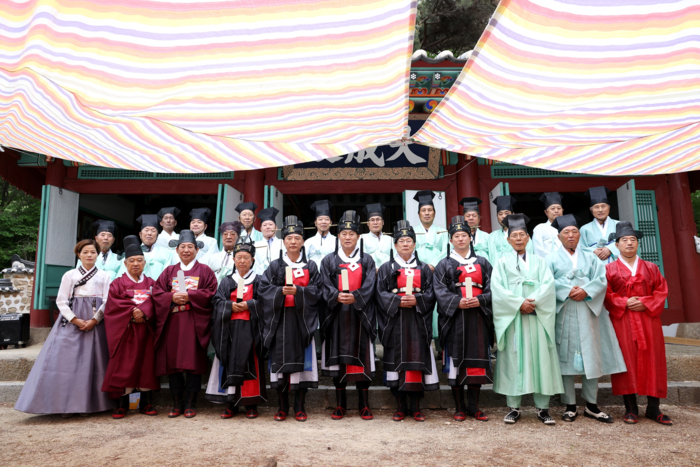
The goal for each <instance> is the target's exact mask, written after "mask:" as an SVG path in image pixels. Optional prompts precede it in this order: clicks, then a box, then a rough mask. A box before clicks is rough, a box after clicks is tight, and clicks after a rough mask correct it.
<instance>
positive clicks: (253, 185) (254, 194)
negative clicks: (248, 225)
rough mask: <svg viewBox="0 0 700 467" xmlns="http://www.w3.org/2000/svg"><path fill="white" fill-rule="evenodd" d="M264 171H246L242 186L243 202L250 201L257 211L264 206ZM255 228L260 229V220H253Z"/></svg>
mask: <svg viewBox="0 0 700 467" xmlns="http://www.w3.org/2000/svg"><path fill="white" fill-rule="evenodd" d="M264 190H265V169H258V170H248V171H247V172H246V173H245V183H244V185H243V198H244V201H252V202H254V203H255V204H257V205H258V210H260V209H263V207H264V206H265V192H264ZM255 228H256V229H260V219H257V218H256V219H255Z"/></svg>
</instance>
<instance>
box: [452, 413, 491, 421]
mask: <svg viewBox="0 0 700 467" xmlns="http://www.w3.org/2000/svg"><path fill="white" fill-rule="evenodd" d="M467 415H469V416H470V417H473V418H475V419H476V420H479V421H480V422H488V421H489V417H488V415H486V414H485V413H484V412H482V411H481V410H479V411H478V412H477V413H475V414H470V413H469V412H467ZM455 420H456V418H455Z"/></svg>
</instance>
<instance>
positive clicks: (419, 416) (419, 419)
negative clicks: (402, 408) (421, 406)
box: [413, 410, 425, 422]
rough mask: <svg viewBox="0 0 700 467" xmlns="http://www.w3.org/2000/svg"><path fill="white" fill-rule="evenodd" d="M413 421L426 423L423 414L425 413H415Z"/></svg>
mask: <svg viewBox="0 0 700 467" xmlns="http://www.w3.org/2000/svg"><path fill="white" fill-rule="evenodd" d="M413 419H414V420H415V421H417V422H424V421H425V415H424V414H423V412H421V411H420V410H419V411H418V412H415V413H414V414H413Z"/></svg>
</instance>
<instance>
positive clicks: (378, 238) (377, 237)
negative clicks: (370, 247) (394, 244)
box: [369, 231, 382, 241]
mask: <svg viewBox="0 0 700 467" xmlns="http://www.w3.org/2000/svg"><path fill="white" fill-rule="evenodd" d="M369 234H370V236H372V237H374V238H376V239H377V240H379V241H381V240H382V232H381V231H380V232H379V235H377V234H375V233H373V232H370V233H369Z"/></svg>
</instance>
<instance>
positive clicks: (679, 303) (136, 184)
mask: <svg viewBox="0 0 700 467" xmlns="http://www.w3.org/2000/svg"><path fill="white" fill-rule="evenodd" d="M464 62H465V59H464V58H460V59H456V58H454V57H453V56H452V55H451V54H450V53H449V52H447V53H443V54H440V55H439V56H438V57H437V58H428V57H427V56H425V54H421V53H420V52H419V53H416V54H415V55H414V58H413V63H412V68H411V84H410V114H409V117H410V120H409V124H410V125H409V126H410V129H411V132H412V133H413V132H415V131H416V130H417V129H418V128H419V127H420V125H421V124H422V122H423V121H424V120H425V119H426V118H427V117H428V116H429V115H430V112H432V110H434V109H435V107H436V106H437V104H438V103H439V101H440V99H442V97H443V96H444V95H445V94H446V93H447V91H448V90H449V88H450V86H451V85H452V83H454V81H455V79H456V77H457V76H458V75H459V72H460V70H461V68H462V66H463V65H464ZM0 176H2V177H3V178H4V179H6V180H8V181H9V182H10V183H12V184H13V185H15V186H17V187H18V188H20V189H21V190H24V191H25V192H27V193H29V194H31V195H32V196H35V197H37V198H42V200H43V210H42V220H41V226H40V233H39V244H38V252H37V267H36V273H35V274H36V276H35V284H36V287H35V294H34V300H33V308H32V311H31V324H32V326H35V327H38V326H47V325H49V322H50V320H49V312H48V308H49V306H50V303H51V298H52V297H54V296H55V295H56V292H57V290H58V286H59V284H60V279H61V276H62V275H63V273H64V272H65V271H66V270H68V269H69V268H71V267H73V265H74V264H75V258H74V257H73V254H72V248H73V245H74V244H75V241H76V240H77V239H79V238H86V237H90V236H91V235H92V229H91V224H92V222H93V221H94V220H96V219H98V218H104V219H112V220H114V221H115V222H116V223H117V225H118V226H119V232H118V234H117V237H118V239H117V242H116V243H115V246H114V248H113V249H114V250H120V249H121V239H122V238H123V237H124V236H125V235H129V234H132V233H136V231H137V230H138V228H137V227H136V224H135V219H136V218H137V217H138V216H139V215H140V214H144V213H155V212H157V211H158V210H159V209H160V208H161V207H164V206H177V207H179V208H180V209H181V210H182V211H183V212H182V214H180V216H179V218H178V222H179V226H178V230H179V229H181V228H187V226H188V225H189V216H187V213H188V212H189V210H190V209H192V208H195V207H204V206H206V207H210V208H211V209H212V211H213V212H215V213H216V216H215V221H214V220H212V221H211V222H210V223H209V226H208V233H209V234H210V235H214V234H215V230H216V229H215V227H216V226H217V225H218V224H219V223H220V222H221V221H222V220H223V219H225V220H232V219H234V218H235V215H236V213H235V211H234V208H235V206H236V205H237V204H238V203H239V202H240V201H241V200H243V199H245V201H254V202H255V203H257V204H258V206H259V207H260V208H262V207H266V206H271V205H274V206H276V207H278V208H279V209H280V210H281V211H282V213H283V214H284V215H287V214H296V215H298V216H300V217H301V218H302V220H303V221H304V224H305V225H313V224H312V221H313V218H312V213H311V210H310V208H309V206H310V205H311V203H312V202H313V201H314V200H316V199H322V198H328V199H330V200H331V202H332V203H333V204H334V205H335V208H334V213H333V214H334V216H335V217H336V218H337V217H338V216H339V215H340V214H341V212H342V211H344V210H346V209H351V208H356V209H358V210H360V209H361V208H362V206H363V205H364V204H365V203H370V202H381V203H383V204H384V205H385V206H387V207H388V211H387V216H388V219H387V225H386V226H385V230H387V231H389V229H390V228H391V226H390V224H391V223H392V222H395V221H396V220H398V219H399V218H402V217H403V216H407V217H408V218H409V219H411V218H414V219H415V217H414V216H415V211H416V210H415V205H413V204H412V203H413V202H412V200H411V197H412V192H413V191H415V190H433V191H435V192H437V197H436V202H437V208H438V209H437V210H438V219H437V221H436V222H437V223H438V224H441V225H445V224H446V223H447V220H448V219H450V218H451V217H452V216H454V215H458V214H461V208H460V207H459V205H458V202H459V200H460V199H461V198H462V197H464V196H478V197H480V198H481V199H482V200H484V203H483V204H482V218H483V221H482V229H483V230H486V231H491V230H492V228H493V227H494V224H495V222H494V220H493V218H494V216H495V213H494V212H493V209H491V208H492V205H491V203H490V202H489V199H490V197H493V196H495V195H498V194H511V195H513V196H514V197H515V198H516V199H518V201H519V204H517V205H516V210H517V211H518V212H524V213H525V214H527V215H528V216H529V217H530V218H531V220H532V222H531V224H530V228H531V229H532V228H534V227H535V226H536V225H537V224H539V223H541V222H545V221H546V217H545V215H544V206H542V204H541V203H540V202H539V201H538V198H539V195H540V194H541V193H542V192H545V191H559V192H562V193H563V194H564V209H565V212H567V213H574V214H577V215H579V217H580V218H582V219H583V220H585V221H589V220H591V219H592V217H591V215H590V212H589V211H588V205H587V203H586V200H585V198H584V196H583V193H584V192H585V191H586V189H588V188H589V187H593V186H600V185H605V186H607V187H608V188H609V189H611V190H613V192H615V194H613V196H612V199H613V201H612V212H611V217H613V218H619V216H621V215H622V216H623V218H627V219H630V220H634V221H635V222H636V223H637V226H638V228H639V229H640V230H642V231H643V232H644V235H645V237H644V239H643V241H642V248H641V256H642V258H644V259H646V260H649V261H652V262H654V263H656V264H657V265H659V267H660V268H661V270H662V272H663V273H664V274H665V276H666V278H667V279H668V282H669V289H670V290H669V292H670V293H669V297H668V301H667V307H668V309H667V311H666V312H665V313H664V314H663V315H662V319H663V321H664V324H670V323H679V322H697V321H700V305H699V304H700V261H699V256H700V255H698V253H696V251H695V245H694V239H693V236H694V235H695V233H696V232H695V222H694V219H693V209H692V204H691V198H690V193H691V188H692V189H693V190H695V189H697V188H700V177H698V179H696V177H695V174H692V173H691V174H685V173H682V174H672V175H658V176H645V177H634V178H633V177H601V176H587V175H575V174H567V173H560V172H552V171H547V170H541V169H534V168H529V167H522V166H515V165H508V164H500V163H490V161H486V160H482V159H476V158H472V157H470V156H468V155H462V154H455V153H449V152H446V151H441V150H439V149H430V148H427V147H423V146H420V145H416V144H408V143H406V142H401V141H397V142H396V143H394V144H391V145H389V146H381V147H377V148H369V149H367V150H364V151H359V152H357V153H353V154H348V155H344V156H340V157H336V158H332V159H329V160H326V161H322V162H318V163H310V164H303V165H297V166H289V167H281V168H271V169H260V170H251V171H245V172H235V173H234V172H224V173H210V174H187V175H179V174H164V173H148V172H136V171H130V170H121V169H109V168H101V167H91V166H80V165H78V164H74V163H71V162H68V161H61V160H51V159H50V158H48V159H47V158H46V157H45V156H43V155H39V154H30V153H26V152H22V151H17V150H13V149H10V148H4V152H0ZM617 190H620V191H619V192H618V191H617ZM617 193H619V198H620V199H617V198H618V195H617ZM623 198H624V199H623ZM283 214H280V216H279V217H280V220H281V217H282V215H283ZM212 218H213V219H214V216H212ZM309 232H313V230H310V231H309Z"/></svg>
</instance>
